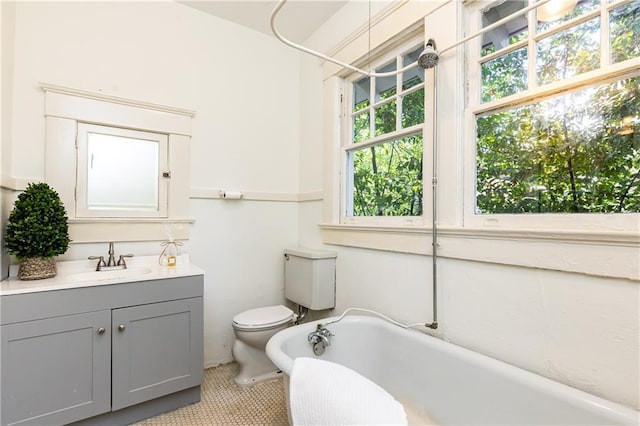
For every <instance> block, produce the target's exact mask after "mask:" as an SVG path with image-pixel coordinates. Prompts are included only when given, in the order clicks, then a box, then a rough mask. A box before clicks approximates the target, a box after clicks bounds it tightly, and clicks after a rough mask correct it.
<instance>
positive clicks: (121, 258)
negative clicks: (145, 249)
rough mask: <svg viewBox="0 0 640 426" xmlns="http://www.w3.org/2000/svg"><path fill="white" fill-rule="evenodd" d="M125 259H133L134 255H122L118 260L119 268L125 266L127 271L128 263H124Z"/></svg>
mask: <svg viewBox="0 0 640 426" xmlns="http://www.w3.org/2000/svg"><path fill="white" fill-rule="evenodd" d="M125 257H133V255H132V254H121V255H120V257H119V258H118V263H117V266H122V265H123V266H124V267H125V269H126V267H127V263H126V262H125V261H124V258H125Z"/></svg>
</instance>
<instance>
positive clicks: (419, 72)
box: [402, 46, 424, 90]
mask: <svg viewBox="0 0 640 426" xmlns="http://www.w3.org/2000/svg"><path fill="white" fill-rule="evenodd" d="M423 50H424V47H423V46H420V47H418V48H417V49H416V50H414V51H413V52H410V53H407V54H406V55H405V56H404V57H403V58H402V67H403V68H404V67H406V66H407V65H410V64H413V63H414V62H416V61H417V60H418V57H419V56H420V54H421V53H422V51H423ZM423 81H424V68H421V67H418V66H416V67H414V68H412V69H410V70H409V71H406V72H404V73H403V74H402V90H407V89H410V88H412V87H413V86H417V85H418V84H420V83H422V82H423Z"/></svg>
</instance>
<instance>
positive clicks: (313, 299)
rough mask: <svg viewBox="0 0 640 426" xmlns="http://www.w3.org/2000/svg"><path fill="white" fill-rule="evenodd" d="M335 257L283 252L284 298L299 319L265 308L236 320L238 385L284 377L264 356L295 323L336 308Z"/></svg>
mask: <svg viewBox="0 0 640 426" xmlns="http://www.w3.org/2000/svg"><path fill="white" fill-rule="evenodd" d="M335 278H336V253H335V252H331V251H326V250H311V249H302V248H297V249H287V250H285V251H284V297H285V299H286V300H288V301H289V302H292V303H295V304H297V305H298V308H299V309H300V312H302V313H303V314H301V316H300V318H298V316H297V315H296V314H294V313H293V311H292V310H291V309H289V308H287V307H286V306H283V305H276V306H266V307H264V308H255V309H250V310H248V311H244V312H241V313H239V314H238V315H236V316H235V317H233V322H232V326H233V333H234V334H235V337H236V338H235V341H234V342H233V346H232V347H231V354H232V355H233V359H234V360H235V361H236V362H237V363H238V365H239V366H240V374H238V376H237V377H236V383H238V384H239V385H242V386H251V385H254V384H256V383H259V382H262V381H265V380H270V379H273V378H276V377H279V376H280V375H281V374H282V373H281V372H280V371H279V370H278V368H277V367H276V366H275V365H273V363H272V362H271V360H270V359H269V358H268V357H267V354H266V353H265V347H266V346H267V342H268V341H269V339H270V338H271V337H272V336H273V335H275V334H276V333H277V332H279V331H281V330H284V329H285V328H287V327H289V326H290V325H292V324H294V323H295V322H296V321H300V320H302V318H303V317H304V313H305V312H306V311H307V310H323V309H331V308H333V307H334V306H335Z"/></svg>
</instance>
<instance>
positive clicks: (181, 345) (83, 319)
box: [0, 275, 203, 426]
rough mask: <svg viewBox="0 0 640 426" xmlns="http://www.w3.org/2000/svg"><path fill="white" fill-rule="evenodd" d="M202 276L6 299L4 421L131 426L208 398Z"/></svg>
mask: <svg viewBox="0 0 640 426" xmlns="http://www.w3.org/2000/svg"><path fill="white" fill-rule="evenodd" d="M202 295H203V276H202V275H198V276H187V277H180V278H168V279H160V280H150V281H141V282H132V283H124V284H113V285H100V286H93V287H81V288H73V289H64V290H57V291H42V292H34V293H25V294H16V295H9V296H6V295H5V296H1V297H0V321H1V322H0V343H1V345H2V347H1V350H0V356H1V358H0V386H1V390H0V393H1V401H2V402H1V404H2V405H1V407H0V423H1V424H2V426H4V425H12V424H38V425H62V424H68V423H72V422H77V421H80V422H84V423H86V424H92V425H96V424H108V425H117V424H123V425H124V424H129V423H131V422H133V421H136V420H140V419H142V418H146V417H150V416H152V415H155V414H159V413H161V412H164V411H168V410H171V409H174V408H177V407H178V406H181V405H186V404H188V403H193V402H197V401H198V400H199V399H200V385H201V383H202V377H203V331H202V330H203V307H202Z"/></svg>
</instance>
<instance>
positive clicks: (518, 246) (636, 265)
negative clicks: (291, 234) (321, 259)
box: [320, 224, 640, 281]
mask: <svg viewBox="0 0 640 426" xmlns="http://www.w3.org/2000/svg"><path fill="white" fill-rule="evenodd" d="M320 227H321V229H322V235H323V242H324V243H326V244H334V245H342V246H349V247H359V248H367V249H373V250H385V251H393V252H400V253H412V254H420V255H431V253H432V250H431V241H432V236H431V229H430V228H426V227H412V228H409V227H382V226H362V225H334V224H323V225H320ZM437 232H438V256H439V257H443V258H451V259H462V260H470V261H477V262H488V263H498V264H504V265H513V266H524V267H528V268H539V269H550V270H556V271H566V272H573V273H582V274H587V275H595V276H605V277H616V278H626V279H630V280H634V281H640V234H638V233H637V232H598V231H549V230H519V229H486V228H484V229H479V228H461V227H441V228H438V229H437Z"/></svg>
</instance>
